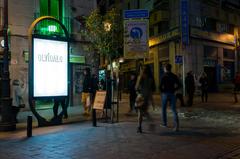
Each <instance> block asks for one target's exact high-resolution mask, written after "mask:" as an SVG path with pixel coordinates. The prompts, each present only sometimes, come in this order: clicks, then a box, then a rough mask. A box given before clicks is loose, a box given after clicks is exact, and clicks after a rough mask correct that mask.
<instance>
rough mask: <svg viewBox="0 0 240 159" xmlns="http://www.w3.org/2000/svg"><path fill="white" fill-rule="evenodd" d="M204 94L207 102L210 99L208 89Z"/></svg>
mask: <svg viewBox="0 0 240 159" xmlns="http://www.w3.org/2000/svg"><path fill="white" fill-rule="evenodd" d="M204 95H205V102H207V101H208V91H207V90H205V91H204Z"/></svg>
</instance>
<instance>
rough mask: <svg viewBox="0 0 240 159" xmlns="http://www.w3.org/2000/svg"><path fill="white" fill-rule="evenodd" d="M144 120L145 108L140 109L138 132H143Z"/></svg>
mask: <svg viewBox="0 0 240 159" xmlns="http://www.w3.org/2000/svg"><path fill="white" fill-rule="evenodd" d="M142 121H143V110H142V108H139V109H138V129H137V132H138V133H142Z"/></svg>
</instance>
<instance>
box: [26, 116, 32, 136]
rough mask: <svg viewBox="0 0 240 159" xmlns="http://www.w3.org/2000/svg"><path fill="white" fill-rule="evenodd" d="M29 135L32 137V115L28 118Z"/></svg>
mask: <svg viewBox="0 0 240 159" xmlns="http://www.w3.org/2000/svg"><path fill="white" fill-rule="evenodd" d="M27 137H32V116H31V115H29V116H28V118H27Z"/></svg>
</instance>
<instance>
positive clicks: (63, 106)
mask: <svg viewBox="0 0 240 159" xmlns="http://www.w3.org/2000/svg"><path fill="white" fill-rule="evenodd" d="M61 106H62V113H63V116H64V118H68V113H67V103H66V102H65V99H62V100H61Z"/></svg>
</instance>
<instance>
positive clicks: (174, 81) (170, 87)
mask: <svg viewBox="0 0 240 159" xmlns="http://www.w3.org/2000/svg"><path fill="white" fill-rule="evenodd" d="M171 68H172V66H171V64H167V65H166V66H165V73H164V75H163V77H162V79H161V83H160V91H161V93H162V122H163V123H162V126H164V127H167V101H168V100H169V101H170V106H171V109H172V112H173V117H174V131H178V130H179V120H178V113H177V110H176V96H175V92H176V90H178V89H179V88H180V82H179V79H178V77H177V75H175V74H174V73H172V72H171Z"/></svg>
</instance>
